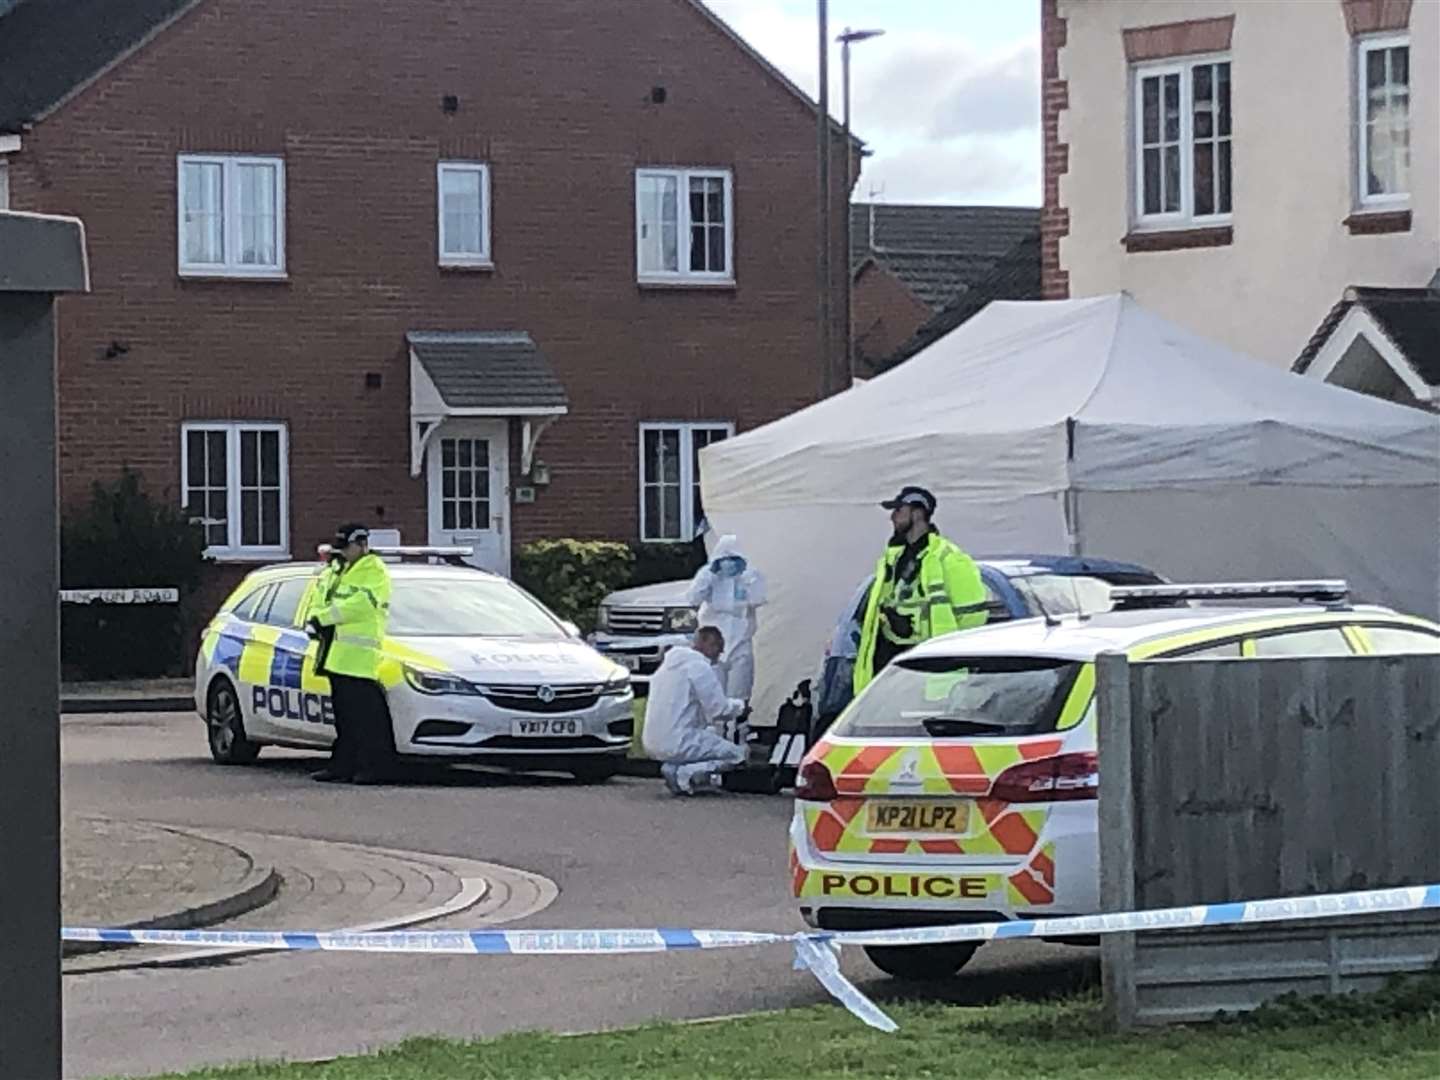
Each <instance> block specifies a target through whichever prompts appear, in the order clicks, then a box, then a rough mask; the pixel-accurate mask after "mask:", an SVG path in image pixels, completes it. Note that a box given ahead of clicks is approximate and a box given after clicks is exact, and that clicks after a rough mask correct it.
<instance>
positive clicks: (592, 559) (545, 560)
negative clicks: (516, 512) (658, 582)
mask: <svg viewBox="0 0 1440 1080" xmlns="http://www.w3.org/2000/svg"><path fill="white" fill-rule="evenodd" d="M634 563H635V555H634V553H633V552H632V551H631V550H630V548H629V547H628V546H626V545H625V544H616V543H611V542H609V541H604V540H536V541H534V542H532V543H529V544H526V545H524V546H523V547H521V548H520V550H519V552H518V553H517V555H516V559H515V572H514V578H515V583H516V584H517V585H519V586H521V587H522V588H524V589H528V590H529V591H530V592H531V593H533V594H534V595H535V596H536V597H537V598H539V599H540V601H541V602H542V603H544V604H545V605H546V606H547V607H549V608H550V610H551V611H553V612H555V614H556V615H559V616H560V618H562V619H569V620H570V621H571V622H573V623H575V624H576V625H577V626H579V627H580V631H581V633H585V634H588V633H590V631H592V630H593V629H595V615H596V612H597V609H598V608H599V606H600V601H601V600H603V599H604V598H605V594H606V593H609V592H613V591H614V590H615V589H620V588H624V587H625V586H626V585H628V584H629V583H630V577H631V573H632V570H633V567H634Z"/></svg>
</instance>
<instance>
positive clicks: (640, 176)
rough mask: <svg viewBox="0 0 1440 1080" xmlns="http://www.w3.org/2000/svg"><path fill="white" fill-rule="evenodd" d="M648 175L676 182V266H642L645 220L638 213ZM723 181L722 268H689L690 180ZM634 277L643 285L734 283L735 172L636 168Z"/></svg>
mask: <svg viewBox="0 0 1440 1080" xmlns="http://www.w3.org/2000/svg"><path fill="white" fill-rule="evenodd" d="M647 177H671V178H674V179H675V181H676V193H677V197H678V199H679V203H680V205H679V206H678V207H677V208H676V209H677V216H676V227H677V229H678V230H679V236H678V237H677V238H676V247H677V253H678V263H679V269H678V270H674V271H669V270H643V269H642V268H641V248H642V246H643V240H642V238H641V231H640V230H641V228H642V226H643V225H644V221H643V220H642V218H641V215H640V205H641V200H640V184H641V181H643V180H645V179H646V178H647ZM691 180H722V181H724V184H725V270H724V271H723V272H719V273H717V272H715V271H711V270H691V269H690V268H689V267H690V228H691V222H690V181H691ZM635 277H636V280H637V281H639V282H641V283H642V284H658V285H667V284H676V283H680V284H685V283H691V282H705V283H717V284H727V285H728V284H733V283H734V281H735V174H734V172H733V171H731V170H730V169H725V168H667V167H659V166H656V167H651V166H647V167H645V168H640V169H636V170H635Z"/></svg>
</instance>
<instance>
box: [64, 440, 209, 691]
mask: <svg viewBox="0 0 1440 1080" xmlns="http://www.w3.org/2000/svg"><path fill="white" fill-rule="evenodd" d="M204 552H205V538H204V534H203V533H202V531H201V529H200V528H199V527H198V526H196V525H192V524H191V523H190V521H189V520H188V518H187V516H186V514H185V513H184V511H182V510H181V508H180V507H179V506H178V505H176V504H175V503H173V502H171V501H169V500H168V499H167V500H161V501H157V500H155V499H152V498H151V497H150V496H149V495H148V494H147V493H146V492H145V491H144V489H143V485H142V483H141V480H140V477H139V475H138V474H137V473H135V472H132V471H131V470H129V469H124V470H122V472H121V474H120V478H119V480H117V481H115V482H114V483H112V484H110V485H106V484H102V483H98V482H97V483H96V484H95V485H94V486H93V487H92V488H91V493H90V502H89V503H88V504H87V505H86V506H85V507H83V508H81V509H79V510H76V511H74V512H71V513H67V514H66V515H65V518H64V520H63V521H62V523H61V528H60V582H61V586H62V587H63V588H67V589H100V588H136V587H144V586H150V587H156V588H176V589H179V590H180V598H181V601H182V603H183V602H184V600H185V598H186V597H187V596H188V595H189V594H191V593H193V592H194V591H195V589H196V587H197V586H198V585H199V583H200V574H201V568H202V567H203V565H204V562H205V556H204ZM60 640H61V659H62V661H63V663H64V664H65V665H66V666H67V667H70V668H73V669H76V670H78V671H79V672H80V673H81V674H82V675H83V676H84V677H86V678H92V679H107V678H123V677H147V676H154V675H165V674H170V673H173V672H175V671H178V670H183V665H184V661H183V658H182V657H181V654H180V646H181V607H180V606H179V605H175V604H143V605H135V606H133V607H131V606H121V605H113V606H93V605H76V604H63V605H61V616H60Z"/></svg>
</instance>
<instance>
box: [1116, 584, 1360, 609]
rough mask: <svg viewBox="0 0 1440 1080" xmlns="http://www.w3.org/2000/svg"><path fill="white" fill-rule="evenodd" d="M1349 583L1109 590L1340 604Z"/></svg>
mask: <svg viewBox="0 0 1440 1080" xmlns="http://www.w3.org/2000/svg"><path fill="white" fill-rule="evenodd" d="M1349 597H1350V585H1349V583H1348V582H1346V581H1344V580H1343V579H1338V578H1337V579H1331V580H1314V581H1232V582H1197V583H1192V584H1181V585H1120V586H1116V587H1114V588H1112V589H1111V590H1110V598H1111V600H1112V601H1115V602H1119V601H1121V600H1270V599H1288V600H1312V601H1316V602H1322V603H1329V604H1343V603H1345V602H1347V601H1348V599H1349Z"/></svg>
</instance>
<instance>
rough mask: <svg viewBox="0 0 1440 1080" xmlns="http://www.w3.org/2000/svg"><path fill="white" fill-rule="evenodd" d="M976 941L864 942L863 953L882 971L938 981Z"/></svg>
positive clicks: (970, 953) (963, 960) (972, 952)
mask: <svg viewBox="0 0 1440 1080" xmlns="http://www.w3.org/2000/svg"><path fill="white" fill-rule="evenodd" d="M978 948H979V946H978V945H974V944H971V943H969V942H963V941H957V942H947V943H944V944H940V945H867V946H866V947H865V955H866V956H868V957H869V958H870V962H871V963H872V964H874V965H875V966H876V967H877V968H879V969H880V970H881V971H883V972H885V974H886V975H890V976H893V977H894V978H897V979H906V980H909V981H911V982H938V981H940V980H942V979H948V978H950V976H952V975H954V974H955V973H956V972H957V971H959V970H960V969H961V968H962V967H964V966H965V964H966V962H967V961H969V959H970V957H972V956H974V955H975V950H976V949H978Z"/></svg>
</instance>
